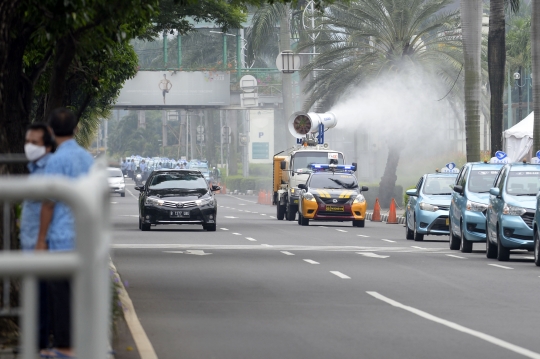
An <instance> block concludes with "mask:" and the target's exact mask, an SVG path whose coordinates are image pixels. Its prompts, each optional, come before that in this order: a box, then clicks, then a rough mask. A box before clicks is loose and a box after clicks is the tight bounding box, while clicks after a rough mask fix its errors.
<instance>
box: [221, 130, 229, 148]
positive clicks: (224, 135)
mask: <svg viewBox="0 0 540 359" xmlns="http://www.w3.org/2000/svg"><path fill="white" fill-rule="evenodd" d="M221 138H222V141H223V144H229V143H231V128H230V127H229V126H223V127H222V128H221Z"/></svg>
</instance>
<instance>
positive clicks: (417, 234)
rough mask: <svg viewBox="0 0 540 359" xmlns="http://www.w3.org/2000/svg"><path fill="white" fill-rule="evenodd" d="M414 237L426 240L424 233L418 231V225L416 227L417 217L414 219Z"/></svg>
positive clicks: (416, 239) (417, 240) (418, 239)
mask: <svg viewBox="0 0 540 359" xmlns="http://www.w3.org/2000/svg"><path fill="white" fill-rule="evenodd" d="M413 231H414V232H413V234H414V235H413V239H414V240H415V241H416V242H421V241H423V240H424V235H423V234H421V233H418V231H417V227H416V218H415V219H414V229H413Z"/></svg>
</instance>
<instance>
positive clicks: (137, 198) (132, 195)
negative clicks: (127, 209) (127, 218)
mask: <svg viewBox="0 0 540 359" xmlns="http://www.w3.org/2000/svg"><path fill="white" fill-rule="evenodd" d="M126 191H127V192H128V193H129V194H130V195H131V197H133V198H135V199H136V200H139V197H137V196H135V195H134V194H133V192H131V191H130V190H129V189H127V188H126Z"/></svg>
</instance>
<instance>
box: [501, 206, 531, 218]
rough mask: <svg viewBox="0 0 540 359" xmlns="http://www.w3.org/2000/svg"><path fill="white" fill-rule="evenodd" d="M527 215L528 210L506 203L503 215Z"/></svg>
mask: <svg viewBox="0 0 540 359" xmlns="http://www.w3.org/2000/svg"><path fill="white" fill-rule="evenodd" d="M525 213H527V210H526V209H525V208H521V207H515V206H509V205H507V204H506V203H505V204H504V207H503V214H507V215H509V216H521V215H522V214H525Z"/></svg>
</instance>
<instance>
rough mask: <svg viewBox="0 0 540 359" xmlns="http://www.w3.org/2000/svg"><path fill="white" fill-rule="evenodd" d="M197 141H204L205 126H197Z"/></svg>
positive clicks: (199, 142) (198, 142)
mask: <svg viewBox="0 0 540 359" xmlns="http://www.w3.org/2000/svg"><path fill="white" fill-rule="evenodd" d="M196 142H197V144H198V145H200V144H202V143H204V127H203V126H197V139H196Z"/></svg>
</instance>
